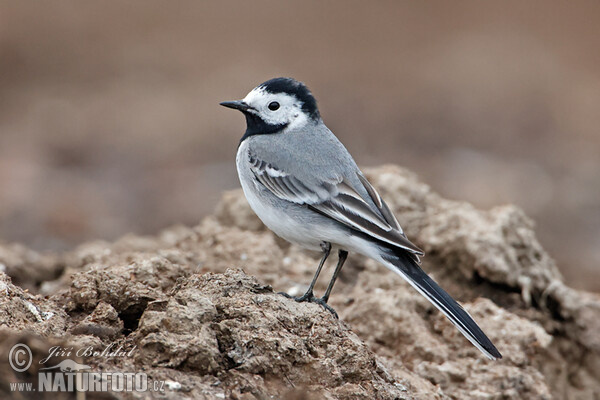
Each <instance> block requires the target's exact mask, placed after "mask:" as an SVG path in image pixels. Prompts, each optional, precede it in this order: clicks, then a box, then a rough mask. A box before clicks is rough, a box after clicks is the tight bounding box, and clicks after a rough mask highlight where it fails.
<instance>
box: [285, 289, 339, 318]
mask: <svg viewBox="0 0 600 400" xmlns="http://www.w3.org/2000/svg"><path fill="white" fill-rule="evenodd" d="M278 293H279V294H281V295H283V296H285V297H287V298H288V299H294V300H295V301H297V302H298V303H303V302H308V303H315V304H318V305H320V306H321V307H323V308H324V309H326V310H327V311H329V312H330V313H331V314H332V315H333V316H334V317H335V318H336V319H339V318H340V317H339V316H338V314H337V312H335V310H334V309H333V308H332V307H331V306H330V305H329V304H327V302H326V301H325V300H323V299H322V298H320V297H315V296H314V295H313V294H312V293H305V294H303V295H302V296H298V297H296V296H291V295H289V294H287V293H285V292H278Z"/></svg>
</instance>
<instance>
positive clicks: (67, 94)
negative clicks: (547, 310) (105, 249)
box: [0, 0, 600, 291]
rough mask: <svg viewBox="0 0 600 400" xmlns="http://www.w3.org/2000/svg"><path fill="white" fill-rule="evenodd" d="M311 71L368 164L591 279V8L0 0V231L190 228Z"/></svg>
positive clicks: (599, 205)
mask: <svg viewBox="0 0 600 400" xmlns="http://www.w3.org/2000/svg"><path fill="white" fill-rule="evenodd" d="M275 76H293V77H295V78H297V79H299V80H302V81H305V82H306V83H307V84H308V85H309V87H310V88H311V89H312V91H313V93H314V94H315V95H316V97H317V99H318V100H319V105H320V109H321V113H322V115H323V117H324V120H325V122H326V123H327V124H328V126H329V127H330V128H331V129H332V130H333V131H334V132H335V133H336V134H337V136H338V137H339V138H340V139H341V140H342V141H343V142H344V143H345V144H346V146H347V147H348V149H349V150H350V151H351V152H352V153H353V155H354V156H355V158H356V160H357V162H358V163H359V165H362V166H369V165H379V164H382V163H396V164H399V165H402V166H404V167H407V168H409V169H411V170H413V171H415V172H417V173H418V174H419V175H420V177H421V178H422V179H423V180H424V181H426V182H427V183H429V184H430V185H431V186H432V187H433V188H434V189H435V190H436V191H438V192H440V193H441V194H442V195H444V196H446V197H450V198H453V199H458V200H466V201H469V202H472V203H474V204H475V205H476V206H477V207H480V208H484V209H486V208H490V207H493V206H496V205H501V204H505V203H516V204H517V205H519V206H521V207H522V208H524V209H525V211H526V212H527V214H528V215H529V216H531V217H532V218H533V219H535V221H536V223H537V232H538V236H539V238H540V240H541V241H542V243H543V245H544V246H545V247H546V249H547V250H549V252H550V253H551V254H552V255H553V256H554V257H555V258H556V260H557V261H558V263H559V266H560V268H561V270H562V271H563V273H564V275H565V276H566V278H567V280H568V282H569V283H570V284H572V285H574V286H576V287H578V288H584V289H588V290H595V291H599V290H600V268H598V265H599V264H600V132H599V126H600V2H597V1H588V2H582V1H577V2H562V1H544V2H445V1H428V2H397V1H380V2H352V1H344V2H332V1H330V2H322V1H304V2H301V3H300V2H297V3H292V2H285V3H284V2H278V1H253V2H246V1H227V2H210V3H209V2H206V3H205V2H196V1H179V2H165V1H148V0H145V1H143V2H116V1H102V2H74V1H71V2H68V1H65V2H53V3H52V4H51V3H44V2H33V1H31V2H29V1H18V2H16V1H0V240H2V241H5V242H13V241H17V242H23V243H25V244H27V245H28V246H31V247H33V248H34V249H37V250H60V249H68V248H71V247H73V246H75V245H77V244H78V243H81V242H83V241H86V240H89V239H96V238H104V239H109V240H110V239H115V238H117V237H118V236H121V235H123V234H125V233H128V232H135V233H142V234H143V233H148V234H152V233H156V232H157V231H158V230H159V229H161V228H163V227H166V226H168V225H172V224H176V223H184V224H188V225H192V224H196V223H197V222H198V221H199V220H200V219H201V217H202V216H204V215H206V214H208V213H210V212H211V211H212V210H213V208H214V206H215V204H216V202H217V200H218V199H219V197H220V194H221V192H222V191H223V190H225V189H232V188H237V187H238V181H237V175H236V172H235V166H234V158H235V152H236V147H237V144H238V141H239V139H240V137H241V135H242V133H243V131H244V129H245V123H244V120H243V117H242V116H241V115H239V114H237V113H234V112H233V111H231V110H227V109H224V108H222V107H219V106H218V103H219V102H220V101H223V100H232V99H238V98H242V97H244V96H245V95H246V93H247V92H248V91H249V90H250V89H252V88H253V87H254V86H256V85H257V84H259V83H261V82H263V81H265V80H267V79H269V78H272V77H275Z"/></svg>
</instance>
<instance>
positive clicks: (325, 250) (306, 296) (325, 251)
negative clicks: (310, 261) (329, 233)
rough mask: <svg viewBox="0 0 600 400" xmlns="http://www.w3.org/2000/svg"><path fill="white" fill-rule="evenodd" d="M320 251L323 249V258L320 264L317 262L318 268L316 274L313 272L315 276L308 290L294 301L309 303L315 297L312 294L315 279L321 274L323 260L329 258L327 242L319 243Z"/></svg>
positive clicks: (329, 244) (329, 246)
mask: <svg viewBox="0 0 600 400" xmlns="http://www.w3.org/2000/svg"><path fill="white" fill-rule="evenodd" d="M321 249H323V257H322V258H321V262H319V266H318V267H317V272H315V276H313V280H312V282H311V283H310V286H309V287H308V290H307V291H306V293H304V294H303V295H302V296H300V297H297V298H296V301H307V300H308V301H310V300H312V299H313V298H314V297H315V296H314V294H313V288H314V287H315V284H316V283H317V279H318V278H319V274H320V273H321V269H322V268H323V264H325V260H327V257H329V253H330V252H331V243H329V242H323V243H321Z"/></svg>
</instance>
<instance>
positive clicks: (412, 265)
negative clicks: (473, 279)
mask: <svg viewBox="0 0 600 400" xmlns="http://www.w3.org/2000/svg"><path fill="white" fill-rule="evenodd" d="M386 250H388V251H386V252H385V253H384V254H383V255H382V258H383V260H384V262H385V263H386V266H387V267H388V268H390V269H392V270H393V271H395V272H397V273H399V274H400V275H401V276H402V277H403V278H404V279H406V280H407V281H408V283H410V284H411V285H412V286H413V287H414V288H415V289H417V291H419V293H421V294H422V295H423V296H425V297H426V298H427V300H429V301H430V302H431V303H432V304H433V305H434V306H436V307H437V309H438V310H440V311H441V312H442V313H444V315H445V316H446V317H447V318H448V319H449V320H450V322H452V323H453V324H454V326H456V328H458V330H459V331H460V332H461V333H462V334H463V335H464V336H465V337H466V338H467V339H469V341H470V342H471V343H473V345H474V346H475V347H477V348H478V349H479V350H481V352H482V353H483V354H485V355H486V356H487V357H488V358H490V359H492V360H496V359H498V358H502V354H500V352H499V351H498V349H496V347H495V346H494V344H493V343H492V342H491V340H490V339H489V338H488V337H487V336H486V335H485V333H483V331H482V330H481V328H480V327H479V326H478V325H477V324H476V323H475V321H473V318H471V316H470V315H469V313H467V312H466V311H465V309H464V308H462V307H461V305H460V304H458V303H457V302H456V301H455V300H454V299H453V298H452V297H450V295H449V294H448V293H446V291H444V289H442V288H441V287H440V286H439V285H438V284H437V283H435V281H434V280H433V279H431V278H430V277H429V276H428V275H427V274H426V273H425V271H423V270H422V269H421V267H419V265H418V264H417V263H416V262H415V260H414V259H413V258H412V257H411V256H410V254H408V253H407V252H406V251H404V250H391V249H386Z"/></svg>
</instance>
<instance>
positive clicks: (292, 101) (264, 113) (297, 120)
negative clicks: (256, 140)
mask: <svg viewBox="0 0 600 400" xmlns="http://www.w3.org/2000/svg"><path fill="white" fill-rule="evenodd" d="M243 101H244V102H245V103H246V104H248V105H249V106H251V107H253V108H254V110H252V109H250V110H248V112H252V113H254V114H256V115H258V116H259V117H260V118H261V119H262V120H263V121H265V122H266V123H267V124H270V125H287V129H294V128H298V127H300V126H303V125H305V124H306V123H307V122H308V119H309V117H308V115H306V113H305V112H304V110H302V102H301V101H300V100H298V99H297V98H296V96H293V95H289V94H287V93H277V94H272V93H269V92H267V91H266V90H265V89H264V88H262V87H257V88H255V89H253V90H252V91H251V92H250V93H248V95H247V96H246V97H245V98H244V100H243ZM272 102H277V103H279V108H278V109H277V110H270V109H269V104H271V103H272Z"/></svg>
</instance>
